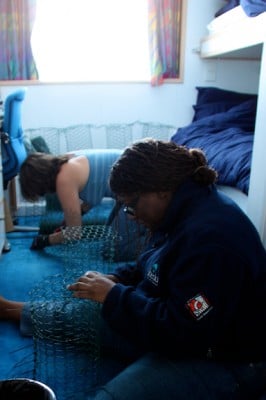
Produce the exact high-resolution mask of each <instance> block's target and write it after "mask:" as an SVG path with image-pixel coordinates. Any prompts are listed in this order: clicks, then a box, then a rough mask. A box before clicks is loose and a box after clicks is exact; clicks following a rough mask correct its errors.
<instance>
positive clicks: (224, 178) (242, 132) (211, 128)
mask: <svg viewBox="0 0 266 400" xmlns="http://www.w3.org/2000/svg"><path fill="white" fill-rule="evenodd" d="M256 103H257V102H256V99H255V98H254V99H251V100H248V101H245V102H243V103H241V104H239V105H238V106H235V107H232V108H231V109H229V110H228V111H227V112H221V113H217V114H213V115H210V116H208V117H205V118H201V119H199V120H197V121H194V122H192V123H191V124H190V125H188V126H186V127H183V128H179V129H178V130H177V132H176V133H175V134H174V135H173V136H172V138H171V140H172V141H174V142H176V143H177V144H179V145H184V146H186V147H189V148H195V147H196V148H200V149H202V150H203V151H204V153H205V155H206V157H207V159H208V162H209V164H210V165H211V166H212V167H213V168H214V169H216V171H217V172H218V182H217V183H219V184H221V185H227V186H233V187H237V188H238V189H240V190H241V191H242V192H244V193H246V194H248V189H249V177H250V166H251V155H252V147H253V137H254V127H255V118H256Z"/></svg>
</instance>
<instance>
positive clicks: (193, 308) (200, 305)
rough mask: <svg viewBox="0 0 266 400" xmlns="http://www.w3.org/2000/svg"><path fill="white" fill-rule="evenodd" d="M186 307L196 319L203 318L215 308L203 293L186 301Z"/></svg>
mask: <svg viewBox="0 0 266 400" xmlns="http://www.w3.org/2000/svg"><path fill="white" fill-rule="evenodd" d="M186 308H187V309H188V310H189V312H190V313H191V315H192V316H193V317H194V318H196V319H198V320H199V319H201V318H203V317H204V316H205V315H206V314H208V312H210V311H211V309H212V308H213V307H212V306H211V305H210V302H209V300H208V299H207V297H206V296H204V295H203V294H197V295H196V296H195V297H192V298H191V299H189V300H188V301H187V302H186Z"/></svg>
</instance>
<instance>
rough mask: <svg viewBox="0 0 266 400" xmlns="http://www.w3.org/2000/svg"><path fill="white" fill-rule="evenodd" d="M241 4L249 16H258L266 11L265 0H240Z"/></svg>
mask: <svg viewBox="0 0 266 400" xmlns="http://www.w3.org/2000/svg"><path fill="white" fill-rule="evenodd" d="M240 5H241V6H242V8H243V10H244V11H245V13H246V14H247V16H248V17H256V16H257V15H259V14H261V13H263V12H265V11H266V3H265V0H240Z"/></svg>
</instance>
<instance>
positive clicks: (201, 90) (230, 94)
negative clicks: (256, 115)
mask: <svg viewBox="0 0 266 400" xmlns="http://www.w3.org/2000/svg"><path fill="white" fill-rule="evenodd" d="M196 89H197V91H198V95H197V101H196V105H197V106H198V105H201V104H206V103H228V102H229V103H234V104H239V103H242V102H243V101H246V100H250V99H253V98H256V97H257V95H256V94H250V93H239V92H234V91H232V90H225V89H220V88H217V87H208V86H206V87H202V86H196Z"/></svg>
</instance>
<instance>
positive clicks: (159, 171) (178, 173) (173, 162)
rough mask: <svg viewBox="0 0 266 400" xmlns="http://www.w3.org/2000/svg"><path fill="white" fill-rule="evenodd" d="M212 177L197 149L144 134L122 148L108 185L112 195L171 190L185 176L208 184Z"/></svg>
mask: <svg viewBox="0 0 266 400" xmlns="http://www.w3.org/2000/svg"><path fill="white" fill-rule="evenodd" d="M216 178H217V173H216V171H215V170H214V169H213V168H211V167H210V166H208V164H207V160H206V157H205V155H204V153H203V152H202V151H201V150H200V149H188V148H186V147H184V146H179V145H177V144H176V143H174V142H170V141H169V142H166V141H161V140H155V139H150V138H147V139H144V140H141V141H139V142H136V143H134V144H133V145H132V146H130V147H127V148H126V149H125V150H124V152H123V154H122V155H121V156H120V158H119V159H118V160H117V161H116V162H115V164H114V165H113V166H112V169H111V174H110V187H111V189H112V191H113V192H114V193H115V194H116V195H125V194H127V195H131V194H135V193H147V192H158V191H171V192H174V191H176V189H177V188H178V186H179V185H180V184H181V183H183V182H185V181H186V180H188V179H192V180H194V181H195V182H197V183H199V184H200V185H210V184H212V183H214V182H215V180H216Z"/></svg>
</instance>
